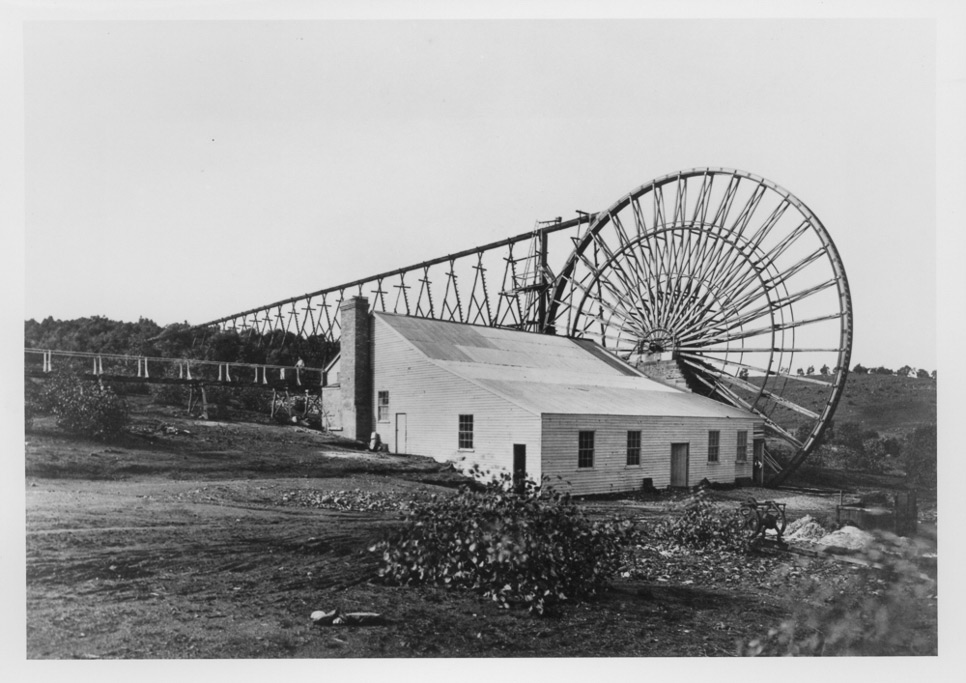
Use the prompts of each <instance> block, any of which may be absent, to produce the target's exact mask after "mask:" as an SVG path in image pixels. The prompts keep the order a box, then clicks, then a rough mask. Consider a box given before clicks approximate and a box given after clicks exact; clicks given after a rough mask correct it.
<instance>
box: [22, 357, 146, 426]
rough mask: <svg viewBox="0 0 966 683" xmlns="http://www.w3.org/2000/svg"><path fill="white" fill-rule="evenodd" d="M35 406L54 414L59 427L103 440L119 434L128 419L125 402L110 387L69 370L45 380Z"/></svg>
mask: <svg viewBox="0 0 966 683" xmlns="http://www.w3.org/2000/svg"><path fill="white" fill-rule="evenodd" d="M37 407H38V408H39V409H40V410H41V411H43V412H48V413H53V414H54V415H56V416H57V426H58V427H60V428H61V429H63V430H65V431H68V432H72V433H74V434H80V435H82V436H90V437H93V438H95V439H102V440H109V439H112V438H114V437H116V436H118V435H119V434H120V433H121V432H123V431H124V428H125V427H126V426H127V423H128V420H129V417H128V410H127V404H126V403H125V402H124V399H122V398H121V397H119V396H118V395H117V394H115V393H114V391H113V390H112V389H111V388H110V387H106V386H101V385H100V384H98V383H96V382H87V381H83V380H81V379H80V378H79V377H77V375H74V374H72V373H69V372H57V373H55V374H54V375H53V376H52V377H51V378H50V379H48V380H47V382H46V383H45V384H44V387H43V389H42V391H41V396H40V401H39V405H38V406H37Z"/></svg>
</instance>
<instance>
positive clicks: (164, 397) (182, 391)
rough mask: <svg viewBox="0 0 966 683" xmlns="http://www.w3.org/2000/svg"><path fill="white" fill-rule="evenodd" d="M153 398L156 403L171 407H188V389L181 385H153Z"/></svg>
mask: <svg viewBox="0 0 966 683" xmlns="http://www.w3.org/2000/svg"><path fill="white" fill-rule="evenodd" d="M151 396H152V398H153V399H154V401H155V403H162V404H164V405H169V406H186V405H188V389H187V388H186V387H185V386H184V385H181V384H152V385H151Z"/></svg>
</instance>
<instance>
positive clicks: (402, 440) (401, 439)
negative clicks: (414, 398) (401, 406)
mask: <svg viewBox="0 0 966 683" xmlns="http://www.w3.org/2000/svg"><path fill="white" fill-rule="evenodd" d="M406 428H407V425H406V413H396V443H395V448H393V451H392V452H393V453H408V452H409V450H408V449H407V444H406Z"/></svg>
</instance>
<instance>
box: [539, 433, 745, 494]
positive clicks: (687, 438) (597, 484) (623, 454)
mask: <svg viewBox="0 0 966 683" xmlns="http://www.w3.org/2000/svg"><path fill="white" fill-rule="evenodd" d="M753 428H754V420H753V419H751V418H749V419H748V420H740V419H734V418H730V419H729V418H693V417H690V418H681V417H642V416H634V415H625V416H622V415H544V416H543V444H542V455H541V459H542V460H543V473H544V474H545V475H548V476H549V477H550V483H551V484H552V485H553V486H555V487H557V488H559V489H561V490H565V491H570V492H571V493H574V494H578V495H583V494H594V493H612V492H617V491H631V490H637V489H639V488H640V487H641V483H642V481H643V480H644V479H645V478H651V479H653V482H654V486H655V487H657V488H665V487H667V486H668V485H669V484H670V479H671V444H672V443H688V444H690V458H689V466H688V484H689V485H690V486H694V485H695V484H697V483H698V482H700V481H701V480H702V479H704V478H707V479H708V480H709V481H712V482H720V483H733V482H734V481H735V479H736V478H738V477H750V476H751V468H752V441H753V434H752V432H753ZM638 429H639V430H640V431H641V464H640V465H637V466H629V465H627V432H628V431H629V430H638ZM713 429H716V430H718V431H720V432H721V437H720V449H719V455H718V462H716V463H710V462H708V432H709V431H710V430H713ZM739 429H740V430H747V431H748V459H747V462H746V463H744V464H741V463H736V462H735V455H736V453H737V448H738V436H737V432H738V431H739ZM583 430H590V431H593V432H594V466H593V467H590V468H582V467H577V439H578V433H579V432H580V431H583Z"/></svg>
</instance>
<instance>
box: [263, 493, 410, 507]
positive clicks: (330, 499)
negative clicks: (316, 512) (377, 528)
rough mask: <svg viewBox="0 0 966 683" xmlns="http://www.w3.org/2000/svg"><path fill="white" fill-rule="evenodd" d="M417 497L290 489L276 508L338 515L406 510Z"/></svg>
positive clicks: (283, 494) (395, 494)
mask: <svg viewBox="0 0 966 683" xmlns="http://www.w3.org/2000/svg"><path fill="white" fill-rule="evenodd" d="M417 495H418V494H416V493H415V492H411V493H406V494H401V493H399V492H396V491H366V490H363V489H349V490H340V491H314V490H311V489H293V490H291V491H285V492H283V493H282V495H281V498H280V499H279V505H296V506H298V507H311V508H319V509H323V510H338V511H340V512H396V511H401V510H406V509H408V508H409V506H410V505H411V504H412V502H413V499H414V497H415V496H417Z"/></svg>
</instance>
